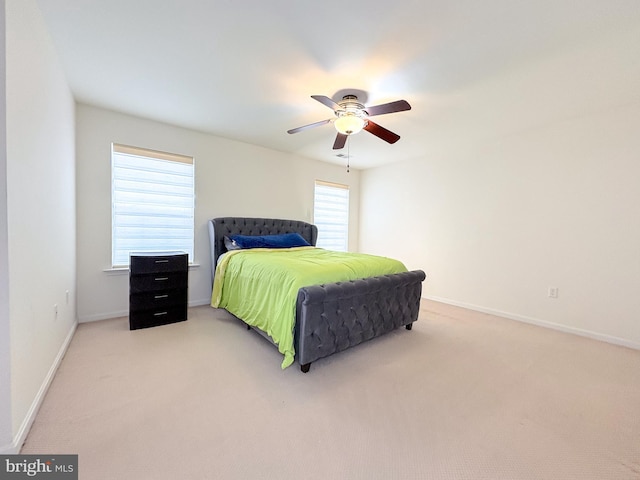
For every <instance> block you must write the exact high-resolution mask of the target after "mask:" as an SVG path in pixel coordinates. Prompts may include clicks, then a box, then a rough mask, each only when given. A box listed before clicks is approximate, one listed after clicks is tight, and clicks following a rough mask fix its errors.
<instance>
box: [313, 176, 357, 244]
mask: <svg viewBox="0 0 640 480" xmlns="http://www.w3.org/2000/svg"><path fill="white" fill-rule="evenodd" d="M313 222H314V223H315V224H316V226H317V227H318V243H317V246H318V247H321V248H326V249H328V250H337V251H340V252H346V251H347V250H348V247H349V187H348V186H347V185H339V184H336V183H328V182H321V181H320V180H316V188H315V195H314V201H313Z"/></svg>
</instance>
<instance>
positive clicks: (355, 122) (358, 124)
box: [335, 95, 367, 135]
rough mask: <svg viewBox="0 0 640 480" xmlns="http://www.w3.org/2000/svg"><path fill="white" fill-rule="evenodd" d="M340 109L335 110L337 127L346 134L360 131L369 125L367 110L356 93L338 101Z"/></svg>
mask: <svg viewBox="0 0 640 480" xmlns="http://www.w3.org/2000/svg"><path fill="white" fill-rule="evenodd" d="M338 105H339V106H340V108H339V109H336V110H335V114H336V117H338V118H337V119H336V121H335V126H336V129H337V130H338V131H339V132H340V133H342V134H344V135H352V134H354V133H358V132H359V131H360V130H362V129H363V128H364V127H365V126H366V125H367V118H366V117H367V112H366V111H365V109H364V105H362V104H361V103H358V97H356V96H355V95H345V96H344V97H342V101H340V102H338Z"/></svg>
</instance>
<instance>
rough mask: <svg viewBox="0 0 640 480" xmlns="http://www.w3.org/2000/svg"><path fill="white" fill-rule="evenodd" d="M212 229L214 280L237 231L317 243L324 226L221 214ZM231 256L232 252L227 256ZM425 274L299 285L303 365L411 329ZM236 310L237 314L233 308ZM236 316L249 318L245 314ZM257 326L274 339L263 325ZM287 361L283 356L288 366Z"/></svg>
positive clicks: (297, 343) (298, 340)
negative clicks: (264, 329) (320, 229)
mask: <svg viewBox="0 0 640 480" xmlns="http://www.w3.org/2000/svg"><path fill="white" fill-rule="evenodd" d="M208 229H209V239H210V246H211V272H212V280H213V283H214V284H215V275H216V267H217V266H218V263H219V259H220V258H221V256H222V255H223V254H226V253H227V252H228V248H227V246H228V242H229V238H231V237H232V236H235V235H244V236H264V235H283V234H298V235H299V236H300V237H302V238H303V239H304V240H305V241H306V242H308V244H309V245H311V246H315V245H316V241H317V237H318V229H317V227H316V226H315V225H313V224H310V223H307V222H303V221H298V220H284V219H271V218H248V217H219V218H214V219H212V220H210V221H209V222H208ZM225 238H226V240H227V243H226V244H225ZM303 248H304V247H303ZM307 248H308V249H309V250H321V249H314V248H311V247H307ZM293 250H296V249H293ZM229 253H230V255H231V254H234V253H236V252H233V251H232V252H229ZM230 255H225V256H227V257H229V256H230ZM223 260H224V258H223V259H222V260H221V262H222V261H223ZM230 261H231V260H230V259H228V258H227V262H230ZM405 270H406V269H405ZM424 279H425V273H424V272H423V271H422V270H414V271H402V272H399V273H393V274H385V275H377V276H372V277H367V278H359V279H355V280H349V281H339V282H324V283H322V284H317V285H315V284H314V285H310V286H303V287H301V288H299V290H297V296H296V298H295V306H292V309H294V313H295V318H294V319H293V324H294V325H293V332H292V334H293V349H294V351H295V359H296V360H297V361H298V363H299V364H300V369H301V370H302V371H303V372H305V373H306V372H308V371H309V369H310V366H311V363H312V362H314V361H316V360H318V359H320V358H324V357H327V356H329V355H332V354H334V353H337V352H340V351H343V350H345V349H347V348H350V347H353V346H356V345H358V344H360V343H362V342H364V341H367V340H370V339H372V338H375V337H378V336H380V335H383V334H385V333H388V332H390V331H392V330H395V329H397V328H399V327H402V326H404V327H405V328H406V329H407V330H411V327H412V324H413V322H415V321H416V320H417V319H418V312H419V309H420V298H421V294H422V282H423V280H424ZM225 288H226V287H225ZM247 297H248V296H247ZM243 298H246V297H243ZM246 301H249V299H248V298H247V299H246ZM212 305H214V298H213V292H212ZM214 306H215V305H214ZM230 313H232V314H234V315H235V313H234V312H233V311H231V310H230ZM235 316H237V317H238V318H240V320H243V321H246V320H245V319H243V318H242V317H241V316H238V315H235ZM247 328H252V325H250V324H249V323H248V324H247ZM253 329H254V330H256V331H257V332H258V333H260V334H262V335H263V336H264V337H265V338H267V339H268V340H269V341H271V342H272V343H274V341H273V339H272V338H271V337H270V336H269V335H268V334H266V333H265V332H264V331H262V330H260V328H253ZM276 343H277V342H276ZM281 351H282V350H281ZM285 366H286V365H285V363H284V362H283V368H284V367H285Z"/></svg>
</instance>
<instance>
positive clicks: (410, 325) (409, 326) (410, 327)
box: [404, 323, 413, 330]
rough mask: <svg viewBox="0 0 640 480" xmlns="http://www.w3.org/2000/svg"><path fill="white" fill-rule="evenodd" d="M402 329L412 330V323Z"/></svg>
mask: <svg viewBox="0 0 640 480" xmlns="http://www.w3.org/2000/svg"><path fill="white" fill-rule="evenodd" d="M404 328H406V329H407V330H411V329H412V328H413V323H409V324H407V325H405V326H404Z"/></svg>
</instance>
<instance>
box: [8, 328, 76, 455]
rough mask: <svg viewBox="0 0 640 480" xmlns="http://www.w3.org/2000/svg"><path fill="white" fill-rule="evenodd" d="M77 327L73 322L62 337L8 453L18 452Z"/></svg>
mask: <svg viewBox="0 0 640 480" xmlns="http://www.w3.org/2000/svg"><path fill="white" fill-rule="evenodd" d="M77 327H78V322H77V321H76V322H73V325H71V329H70V330H69V333H68V334H67V337H66V338H65V339H64V342H63V343H62V346H61V347H60V350H59V351H58V355H56V358H55V360H54V361H53V364H52V365H51V368H49V372H48V373H47V376H46V377H45V378H44V381H43V382H42V385H41V386H40V390H38V394H37V395H36V397H35V398H34V400H33V402H32V403H31V407H30V408H29V411H28V412H27V415H26V417H25V419H24V420H23V422H22V425H20V429H19V430H18V433H17V434H16V436H15V438H14V439H13V445H11V447H10V450H11V451H10V452H7V453H8V454H17V453H20V449H21V448H22V444H23V443H24V441H25V440H26V439H27V435H28V434H29V430H30V429H31V425H33V421H34V420H35V419H36V415H37V414H38V410H39V409H40V405H42V401H43V400H44V397H45V395H46V394H47V390H49V386H50V385H51V382H52V381H53V377H54V376H55V375H56V372H57V371H58V367H59V366H60V363H61V362H62V359H63V358H64V355H65V353H67V349H68V348H69V344H70V343H71V339H72V338H73V335H74V333H75V332H76V328H77Z"/></svg>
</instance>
